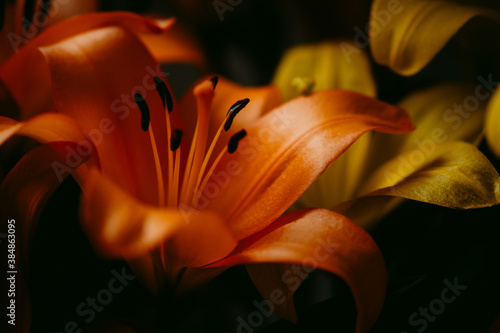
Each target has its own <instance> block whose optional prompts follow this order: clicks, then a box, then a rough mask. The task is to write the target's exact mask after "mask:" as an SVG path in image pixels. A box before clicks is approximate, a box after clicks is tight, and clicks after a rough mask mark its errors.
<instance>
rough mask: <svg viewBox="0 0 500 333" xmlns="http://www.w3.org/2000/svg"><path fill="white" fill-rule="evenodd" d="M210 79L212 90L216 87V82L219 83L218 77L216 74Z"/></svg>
mask: <svg viewBox="0 0 500 333" xmlns="http://www.w3.org/2000/svg"><path fill="white" fill-rule="evenodd" d="M210 81H212V83H213V90H215V87H217V83H219V77H218V76H213V77H212V78H211V79H210Z"/></svg>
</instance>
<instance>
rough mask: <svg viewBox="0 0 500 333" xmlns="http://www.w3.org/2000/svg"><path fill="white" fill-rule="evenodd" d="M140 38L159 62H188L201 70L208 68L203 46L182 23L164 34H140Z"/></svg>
mask: <svg viewBox="0 0 500 333" xmlns="http://www.w3.org/2000/svg"><path fill="white" fill-rule="evenodd" d="M139 38H140V39H141V41H142V42H143V43H144V45H146V47H147V49H148V50H149V52H151V54H152V55H153V57H154V58H155V59H156V61H157V62H158V63H188V64H192V65H195V66H197V67H198V68H199V69H201V70H206V68H207V63H206V61H205V58H204V57H203V53H202V52H201V46H200V45H199V44H198V42H197V41H196V40H195V38H194V37H193V36H192V35H190V34H189V33H188V31H187V30H186V29H183V28H182V26H181V25H180V24H175V25H174V26H173V27H172V28H171V29H169V30H168V31H165V32H163V33H162V34H150V33H149V34H140V35H139Z"/></svg>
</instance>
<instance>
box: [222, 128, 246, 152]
mask: <svg viewBox="0 0 500 333" xmlns="http://www.w3.org/2000/svg"><path fill="white" fill-rule="evenodd" d="M245 136H247V131H245V130H244V129H243V130H241V131H239V132H238V133H236V134H234V135H233V136H232V137H231V139H229V143H228V144H227V152H228V153H229V154H232V153H234V152H235V151H236V149H238V143H239V142H240V141H241V139H243V138H244V137H245Z"/></svg>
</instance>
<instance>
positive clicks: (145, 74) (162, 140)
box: [41, 27, 174, 204]
mask: <svg viewBox="0 0 500 333" xmlns="http://www.w3.org/2000/svg"><path fill="white" fill-rule="evenodd" d="M41 50H42V52H43V54H44V56H45V59H46V61H47V63H48V66H49V70H50V73H51V77H52V84H53V87H54V88H53V89H54V98H55V101H56V105H57V109H58V111H59V112H61V113H64V114H67V115H69V116H71V117H72V118H74V119H75V120H76V121H77V122H78V123H79V124H80V125H81V126H82V127H83V128H84V129H85V131H86V133H88V135H89V136H90V137H91V138H92V139H93V141H94V143H95V145H96V147H97V151H98V153H99V156H101V161H102V171H103V172H104V173H105V174H106V175H108V176H109V177H110V178H111V179H112V180H113V182H114V183H116V184H117V185H119V186H121V187H122V188H124V189H126V190H127V191H128V193H132V194H133V195H134V196H135V197H137V198H139V199H141V200H143V201H144V202H145V203H150V204H158V182H157V178H156V173H155V172H154V170H155V162H154V158H153V150H152V146H151V142H150V136H149V133H147V132H143V131H142V129H141V126H140V124H141V120H140V118H141V114H140V111H139V108H138V107H137V104H136V103H135V101H134V97H133V96H134V95H135V93H140V94H141V95H142V96H143V97H144V98H145V100H146V102H147V104H148V105H149V110H150V113H151V125H150V130H151V129H153V130H154V134H155V136H156V142H157V144H158V153H159V156H164V157H166V156H168V153H167V152H168V146H169V143H168V140H167V134H166V126H165V121H166V120H165V110H164V108H163V105H162V102H161V99H160V96H159V95H158V93H157V92H156V87H155V84H154V82H153V76H155V75H158V76H163V75H162V72H161V71H160V69H159V67H157V64H156V62H155V61H154V59H153V58H152V57H151V55H150V54H149V52H148V51H147V50H146V49H145V48H144V46H143V45H142V44H141V42H140V41H139V40H138V39H137V38H136V37H135V36H134V35H132V34H131V33H129V32H127V31H126V30H123V29H121V28H118V27H108V28H102V29H97V30H93V31H90V32H86V33H83V34H80V35H78V36H75V37H73V38H70V39H67V40H65V41H63V42H60V43H57V44H54V45H51V46H48V47H44V48H41ZM172 114H174V113H172ZM162 165H163V166H164V167H165V168H166V166H167V165H168V164H167V163H162ZM163 172H164V174H167V173H166V172H167V171H166V169H165V170H163Z"/></svg>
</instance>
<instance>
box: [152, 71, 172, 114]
mask: <svg viewBox="0 0 500 333" xmlns="http://www.w3.org/2000/svg"><path fill="white" fill-rule="evenodd" d="M154 81H155V86H156V91H157V92H158V94H159V95H160V98H161V101H162V103H163V107H165V106H166V107H167V110H168V113H171V112H172V111H173V109H174V102H173V100H172V95H171V94H170V90H168V87H167V84H166V83H165V82H164V81H163V80H162V79H160V78H159V77H158V76H155V77H154ZM165 104H166V105H165Z"/></svg>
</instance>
